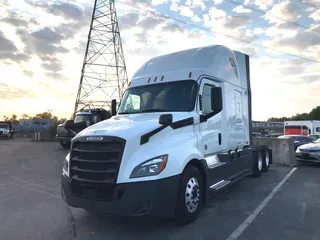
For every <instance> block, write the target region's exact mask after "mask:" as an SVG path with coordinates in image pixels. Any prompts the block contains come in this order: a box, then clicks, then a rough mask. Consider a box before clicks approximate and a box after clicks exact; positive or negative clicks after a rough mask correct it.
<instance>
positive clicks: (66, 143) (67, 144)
mask: <svg viewBox="0 0 320 240" xmlns="http://www.w3.org/2000/svg"><path fill="white" fill-rule="evenodd" d="M59 143H60V146H61V147H63V148H65V149H70V142H69V141H66V140H64V139H61V140H60V141H59Z"/></svg>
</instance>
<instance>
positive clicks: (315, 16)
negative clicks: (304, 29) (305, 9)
mask: <svg viewBox="0 0 320 240" xmlns="http://www.w3.org/2000/svg"><path fill="white" fill-rule="evenodd" d="M309 17H310V18H312V19H313V20H315V21H319V20H320V9H317V10H315V11H314V12H313V13H311V14H310V16H309Z"/></svg>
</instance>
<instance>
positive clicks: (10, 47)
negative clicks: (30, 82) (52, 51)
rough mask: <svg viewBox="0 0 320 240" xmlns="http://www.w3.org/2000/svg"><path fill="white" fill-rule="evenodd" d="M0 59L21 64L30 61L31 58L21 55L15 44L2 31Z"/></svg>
mask: <svg viewBox="0 0 320 240" xmlns="http://www.w3.org/2000/svg"><path fill="white" fill-rule="evenodd" d="M0 59H2V60H12V61H14V62H21V61H26V60H28V59H29V56H27V55H26V54H24V53H20V52H19V51H18V49H17V47H16V46H15V44H14V43H13V42H12V41H10V40H9V39H7V38H6V37H5V35H4V34H3V32H1V31H0Z"/></svg>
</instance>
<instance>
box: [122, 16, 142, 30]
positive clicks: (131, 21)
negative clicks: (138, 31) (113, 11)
mask: <svg viewBox="0 0 320 240" xmlns="http://www.w3.org/2000/svg"><path fill="white" fill-rule="evenodd" d="M118 21H119V27H120V29H121V30H126V29H131V28H132V27H134V26H135V25H136V24H137V22H138V21H139V14H138V13H135V12H129V13H125V14H123V15H121V16H120V17H119V18H118Z"/></svg>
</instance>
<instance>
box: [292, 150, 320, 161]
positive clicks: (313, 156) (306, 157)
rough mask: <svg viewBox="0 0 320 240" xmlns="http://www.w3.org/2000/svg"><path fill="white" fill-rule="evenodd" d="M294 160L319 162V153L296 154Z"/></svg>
mask: <svg viewBox="0 0 320 240" xmlns="http://www.w3.org/2000/svg"><path fill="white" fill-rule="evenodd" d="M296 159H297V160H298V161H303V162H319V163H320V152H297V153H296Z"/></svg>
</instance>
